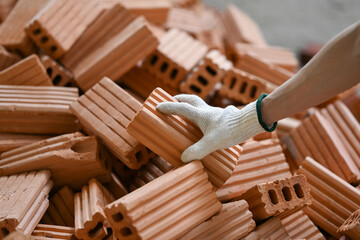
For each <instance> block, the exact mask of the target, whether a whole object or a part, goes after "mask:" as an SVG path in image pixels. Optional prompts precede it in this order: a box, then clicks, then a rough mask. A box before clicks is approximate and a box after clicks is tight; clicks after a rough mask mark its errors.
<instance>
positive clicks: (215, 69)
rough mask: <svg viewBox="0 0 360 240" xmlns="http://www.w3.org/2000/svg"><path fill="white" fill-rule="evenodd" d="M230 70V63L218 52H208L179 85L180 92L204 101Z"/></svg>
mask: <svg viewBox="0 0 360 240" xmlns="http://www.w3.org/2000/svg"><path fill="white" fill-rule="evenodd" d="M230 68H232V63H231V62H230V61H228V60H227V59H226V57H225V56H224V55H222V54H221V53H220V52H219V51H218V50H212V51H210V52H208V53H207V54H206V55H205V57H204V58H203V59H202V60H201V61H200V63H199V64H198V65H197V66H196V67H195V68H194V69H193V71H192V72H191V75H190V76H189V77H187V78H186V79H185V81H183V82H182V83H181V85H180V90H181V92H184V93H188V94H196V95H198V96H199V97H201V98H203V99H205V98H206V97H207V96H208V95H209V94H210V93H211V92H212V91H214V90H215V89H214V87H215V85H216V84H217V83H219V82H220V81H221V79H222V78H223V77H224V75H225V73H226V72H227V71H228V70H229V69H230Z"/></svg>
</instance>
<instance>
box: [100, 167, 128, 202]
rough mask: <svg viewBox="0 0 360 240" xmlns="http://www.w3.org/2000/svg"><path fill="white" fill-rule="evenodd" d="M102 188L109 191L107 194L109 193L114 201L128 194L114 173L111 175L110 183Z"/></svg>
mask: <svg viewBox="0 0 360 240" xmlns="http://www.w3.org/2000/svg"><path fill="white" fill-rule="evenodd" d="M104 187H105V188H106V189H107V190H109V192H111V194H112V195H113V196H114V197H115V199H118V198H121V197H123V196H125V195H126V194H128V191H127V190H126V188H125V186H124V185H123V183H122V182H121V181H120V179H119V178H118V177H117V176H116V175H115V174H114V173H111V179H110V182H108V183H105V184H104Z"/></svg>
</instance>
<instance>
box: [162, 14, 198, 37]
mask: <svg viewBox="0 0 360 240" xmlns="http://www.w3.org/2000/svg"><path fill="white" fill-rule="evenodd" d="M200 20H201V19H200V16H199V14H197V13H196V12H195V11H193V10H191V9H184V8H171V9H170V11H169V14H168V17H167V19H166V23H165V27H166V28H169V29H170V28H176V29H179V30H181V31H184V32H188V33H191V34H197V33H200V32H201V31H202V30H203V26H202V24H201V21H200Z"/></svg>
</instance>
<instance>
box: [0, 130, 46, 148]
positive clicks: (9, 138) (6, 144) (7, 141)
mask: <svg viewBox="0 0 360 240" xmlns="http://www.w3.org/2000/svg"><path fill="white" fill-rule="evenodd" d="M50 137H52V136H50V135H30V134H13V133H0V153H2V152H6V151H9V150H11V149H14V148H17V147H22V146H25V145H27V144H31V143H35V142H39V141H41V140H44V139H47V138H50Z"/></svg>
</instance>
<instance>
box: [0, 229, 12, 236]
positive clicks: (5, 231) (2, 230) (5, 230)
mask: <svg viewBox="0 0 360 240" xmlns="http://www.w3.org/2000/svg"><path fill="white" fill-rule="evenodd" d="M1 234H2V236H3V237H6V236H7V235H9V234H10V232H9V230H8V229H7V228H4V227H3V228H1Z"/></svg>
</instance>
